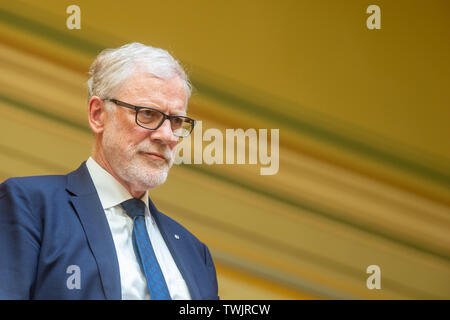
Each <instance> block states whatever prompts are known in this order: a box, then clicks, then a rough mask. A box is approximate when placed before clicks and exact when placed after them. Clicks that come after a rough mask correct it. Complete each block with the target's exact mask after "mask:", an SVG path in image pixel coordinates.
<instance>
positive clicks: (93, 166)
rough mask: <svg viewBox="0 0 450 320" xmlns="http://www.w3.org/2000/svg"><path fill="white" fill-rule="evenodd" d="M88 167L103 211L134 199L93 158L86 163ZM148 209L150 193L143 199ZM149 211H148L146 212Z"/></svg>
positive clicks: (146, 193)
mask: <svg viewBox="0 0 450 320" xmlns="http://www.w3.org/2000/svg"><path fill="white" fill-rule="evenodd" d="M86 167H87V168H88V171H89V174H90V175H91V178H92V181H93V182H94V186H95V189H96V190H97V193H98V197H99V198H100V202H101V203H102V207H103V210H105V209H108V208H111V207H115V206H117V205H119V204H121V203H122V202H124V201H126V200H129V199H131V198H133V196H132V195H131V194H130V193H129V192H128V190H127V189H126V188H125V187H124V186H123V185H122V184H120V182H119V181H117V180H116V178H114V177H113V176H112V175H111V174H110V173H109V172H108V171H106V170H105V169H103V168H102V167H101V166H100V165H99V164H98V163H97V162H96V161H95V160H94V159H92V157H89V159H88V160H87V161H86ZM141 200H142V201H144V203H145V206H146V207H147V208H148V191H145V193H144V195H143V196H142V198H141ZM146 211H147V210H146Z"/></svg>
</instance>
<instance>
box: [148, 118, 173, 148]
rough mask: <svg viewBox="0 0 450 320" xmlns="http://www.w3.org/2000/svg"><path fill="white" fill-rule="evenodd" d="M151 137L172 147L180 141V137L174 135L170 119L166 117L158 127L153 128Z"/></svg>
mask: <svg viewBox="0 0 450 320" xmlns="http://www.w3.org/2000/svg"><path fill="white" fill-rule="evenodd" d="M151 139H152V140H157V141H159V142H161V143H162V144H167V145H169V146H170V147H172V145H173V146H175V145H176V144H177V142H178V137H176V136H174V134H173V131H172V127H171V125H170V121H169V119H166V120H165V121H164V122H163V123H162V125H161V126H160V127H159V128H158V129H156V130H153V132H152V134H151Z"/></svg>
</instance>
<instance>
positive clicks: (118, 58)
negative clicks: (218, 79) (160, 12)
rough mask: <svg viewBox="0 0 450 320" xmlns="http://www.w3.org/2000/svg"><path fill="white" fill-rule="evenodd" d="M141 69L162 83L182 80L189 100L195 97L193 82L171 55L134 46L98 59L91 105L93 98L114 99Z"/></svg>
mask: <svg viewBox="0 0 450 320" xmlns="http://www.w3.org/2000/svg"><path fill="white" fill-rule="evenodd" d="M138 67H139V68H140V69H141V70H142V69H143V70H144V72H148V73H149V74H151V75H153V76H155V77H158V78H161V79H169V78H172V77H174V76H179V77H180V79H181V80H183V82H184V87H185V89H186V97H187V99H189V97H190V96H191V93H192V85H191V83H190V81H189V78H188V76H187V75H186V73H185V71H184V70H183V68H182V67H181V66H180V63H179V62H178V61H177V60H176V59H175V58H174V57H172V56H171V55H170V53H169V52H167V51H166V50H164V49H160V48H154V47H151V46H146V45H144V44H142V43H138V42H133V43H129V44H126V45H124V46H122V47H120V48H116V49H105V50H103V51H102V52H101V53H100V54H99V55H98V56H97V58H96V59H95V60H94V62H93V63H92V65H91V67H90V69H89V75H90V76H91V77H90V78H89V80H88V81H87V86H88V101H89V100H90V99H91V97H92V96H98V97H100V98H102V99H105V98H113V97H114V95H115V94H117V93H118V92H119V91H120V89H121V87H122V86H123V85H124V84H125V82H126V81H127V80H128V79H129V78H130V77H131V76H132V75H133V74H134V72H135V71H136V69H137V68H138ZM141 70H140V71H141Z"/></svg>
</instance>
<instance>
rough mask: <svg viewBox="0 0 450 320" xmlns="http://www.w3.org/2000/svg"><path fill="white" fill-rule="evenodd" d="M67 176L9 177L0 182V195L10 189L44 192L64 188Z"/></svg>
mask: <svg viewBox="0 0 450 320" xmlns="http://www.w3.org/2000/svg"><path fill="white" fill-rule="evenodd" d="M66 181H67V177H66V176H65V175H47V176H29V177H15V178H9V179H7V180H5V181H4V182H3V183H1V184H0V197H1V196H2V195H4V194H5V193H8V192H11V191H17V192H20V191H23V192H27V193H30V192H45V191H49V190H52V189H54V190H60V189H61V188H63V189H64V186H65V184H66Z"/></svg>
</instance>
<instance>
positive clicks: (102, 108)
mask: <svg viewBox="0 0 450 320" xmlns="http://www.w3.org/2000/svg"><path fill="white" fill-rule="evenodd" d="M90 75H91V77H90V79H89V81H88V92H89V100H88V119H89V125H90V127H91V129H92V131H93V133H94V136H95V141H94V147H93V153H92V156H91V157H90V158H89V159H88V160H87V161H86V162H83V163H82V164H81V166H80V167H79V168H78V169H77V170H75V171H73V172H71V173H69V174H68V175H62V176H39V177H23V178H12V179H8V180H6V181H5V182H4V183H2V184H1V185H0V299H155V300H157V299H218V294H217V279H216V271H215V267H214V263H213V261H212V259H211V255H210V253H209V250H208V248H207V247H206V245H204V244H203V243H202V242H200V241H199V240H198V239H197V238H196V237H195V236H194V235H192V234H191V233H190V232H189V231H187V230H186V229H185V228H184V227H182V226H181V225H180V224H178V223H177V222H175V221H174V220H172V219H170V218H169V217H167V216H166V215H164V214H163V213H161V212H160V211H158V209H157V208H156V207H155V205H154V204H153V203H152V201H151V200H150V198H149V196H148V190H149V189H152V188H155V187H157V186H159V185H161V184H162V183H164V181H165V180H166V178H167V174H168V172H169V169H170V167H171V166H172V164H173V160H174V154H175V147H176V145H177V143H178V142H179V139H180V138H182V137H186V136H188V135H189V134H190V133H191V131H192V129H193V127H194V124H195V121H194V120H192V119H190V118H189V117H187V116H186V108H187V101H188V99H189V97H190V92H191V87H190V84H189V80H188V78H187V76H186V74H185V72H184V71H183V69H182V68H181V67H180V65H179V64H178V62H177V61H176V60H175V59H174V58H173V57H172V56H171V55H170V54H169V53H168V52H167V51H165V50H162V49H157V48H153V47H149V46H145V45H143V44H139V43H132V44H128V45H125V46H123V47H120V48H118V49H107V50H104V51H103V52H102V53H101V54H100V55H99V56H98V57H97V58H96V60H95V61H94V63H93V64H92V66H91V69H90ZM174 199H176V195H174Z"/></svg>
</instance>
